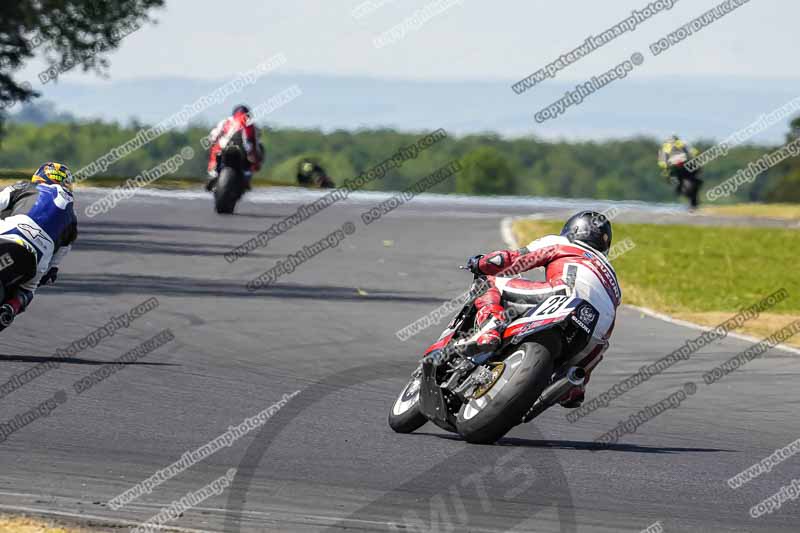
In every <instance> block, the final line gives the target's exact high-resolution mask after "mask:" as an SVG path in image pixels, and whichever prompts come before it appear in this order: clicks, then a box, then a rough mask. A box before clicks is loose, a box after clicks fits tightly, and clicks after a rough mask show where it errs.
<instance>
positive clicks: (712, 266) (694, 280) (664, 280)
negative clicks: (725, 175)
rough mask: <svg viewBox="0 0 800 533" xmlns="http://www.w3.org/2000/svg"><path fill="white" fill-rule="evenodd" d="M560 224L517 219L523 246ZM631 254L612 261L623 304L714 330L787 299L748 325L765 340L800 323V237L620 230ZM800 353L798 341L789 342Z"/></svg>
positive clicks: (759, 231) (740, 231)
mask: <svg viewBox="0 0 800 533" xmlns="http://www.w3.org/2000/svg"><path fill="white" fill-rule="evenodd" d="M561 225H562V222H549V221H542V220H518V221H515V223H514V233H515V236H516V238H517V241H518V242H519V243H528V242H530V241H531V240H533V239H535V238H538V237H541V236H542V235H547V234H553V233H558V232H559V231H560V229H561ZM626 239H630V241H632V242H633V244H634V246H633V248H632V249H631V250H630V251H628V252H627V253H624V254H622V255H620V256H619V257H617V258H616V259H614V268H615V269H616V271H617V275H618V277H619V280H620V284H621V285H622V291H623V295H622V297H623V302H624V303H628V304H633V305H638V306H642V307H649V308H651V309H655V310H657V311H660V312H662V313H666V314H669V315H671V316H673V317H676V318H681V319H683V320H689V321H691V322H695V323H698V324H702V325H705V326H716V325H718V324H720V323H721V322H723V321H724V320H725V319H727V318H729V317H730V316H732V315H734V314H735V313H737V312H738V311H739V310H740V309H741V308H743V307H746V306H748V305H750V304H753V303H755V302H757V301H759V300H761V299H762V298H763V297H765V296H767V295H768V294H770V293H772V292H774V291H776V290H778V289H780V288H785V289H786V290H787V291H788V293H789V297H788V298H787V299H786V300H784V301H782V302H780V303H779V304H778V305H776V306H775V307H774V308H772V309H770V310H769V311H768V312H765V313H762V314H761V315H760V316H759V317H758V318H756V319H753V320H751V321H749V322H747V323H745V324H744V326H743V327H742V330H741V331H742V332H744V333H747V334H750V335H754V336H760V337H765V336H767V335H768V334H769V333H772V332H774V331H776V330H777V329H780V328H781V327H783V326H785V325H787V324H789V323H790V322H792V321H794V320H798V319H800V296H799V295H800V270H798V268H797V267H796V261H797V251H798V250H800V232H798V231H797V230H791V229H775V228H747V227H709V226H677V225H676V226H666V225H654V224H622V223H615V224H614V242H615V243H619V242H622V241H624V240H626ZM787 344H792V345H793V346H798V347H800V338H797V337H795V338H793V339H791V340H790V341H788V342H787Z"/></svg>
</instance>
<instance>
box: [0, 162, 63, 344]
mask: <svg viewBox="0 0 800 533" xmlns="http://www.w3.org/2000/svg"><path fill="white" fill-rule="evenodd" d="M73 182H74V179H73V177H72V172H70V170H69V168H68V167H67V166H66V165H64V164H62V163H45V164H44V165H42V166H41V167H39V169H38V170H37V171H36V172H35V173H34V174H33V176H32V177H31V181H30V182H19V183H15V184H14V185H11V186H9V187H6V188H5V189H3V190H2V191H0V217H2V220H0V280H2V282H3V283H2V286H3V287H13V290H11V291H10V293H9V294H5V295H4V296H3V299H2V301H3V303H2V305H0V330H2V329H4V328H5V327H7V326H8V324H10V323H11V321H12V320H13V319H14V317H15V316H16V315H17V314H19V313H21V312H23V311H24V310H25V309H26V308H27V306H28V305H30V303H31V300H33V295H34V293H35V292H36V289H37V288H38V287H39V286H40V285H46V284H54V283H55V281H56V278H57V277H58V266H59V264H60V263H61V261H63V259H64V257H65V256H66V255H67V253H69V251H70V249H71V247H72V243H73V242H75V239H76V238H77V237H78V220H77V217H76V216H75V211H74V208H73V193H72V185H73Z"/></svg>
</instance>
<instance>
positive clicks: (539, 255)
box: [470, 235, 622, 407]
mask: <svg viewBox="0 0 800 533" xmlns="http://www.w3.org/2000/svg"><path fill="white" fill-rule="evenodd" d="M537 267H544V269H545V281H530V280H527V279H523V278H519V277H507V276H513V275H516V274H520V273H522V272H526V271H528V270H531V269H533V268H537ZM473 270H476V271H477V272H478V273H481V274H484V275H486V281H487V283H488V287H489V288H488V289H487V290H486V292H485V293H484V294H483V295H481V296H480V297H479V298H478V299H477V300H476V301H475V307H476V308H477V315H476V319H475V322H476V326H477V329H478V331H477V333H476V334H475V335H474V336H473V338H472V339H470V341H471V342H473V343H475V344H476V345H477V346H478V348H479V349H494V348H495V347H496V346H497V345H498V344H499V343H500V341H501V339H502V334H503V331H504V330H505V326H506V324H505V319H506V315H505V306H506V305H508V304H512V303H513V304H516V305H521V306H523V308H524V306H527V305H536V304H539V303H541V302H543V301H545V300H546V299H547V298H549V297H550V296H555V295H568V296H575V297H578V298H582V299H584V300H586V301H588V302H589V303H591V304H592V305H593V306H594V307H595V308H596V309H597V310H598V311H599V314H600V316H599V318H598V322H597V325H596V327H595V329H594V333H593V335H592V336H593V339H592V342H591V343H590V346H589V350H588V352H586V353H582V354H580V360H578V361H575V362H574V365H573V366H580V367H583V368H584V369H585V370H586V382H587V383H588V381H589V376H590V374H591V372H592V370H593V369H594V368H595V367H596V366H597V364H598V363H599V362H600V361H601V360H602V358H603V353H604V352H605V351H606V350H607V349H608V341H609V339H610V337H611V333H612V331H613V330H614V322H615V318H616V310H617V307H618V306H619V304H620V301H621V299H622V291H621V290H620V287H619V283H618V282H617V275H616V273H615V272H614V268H613V267H612V266H611V263H609V261H608V259H607V258H606V257H605V256H604V255H603V254H601V253H599V252H597V251H596V250H594V249H593V248H591V247H589V246H587V245H585V244H583V243H582V242H580V241H572V242H571V241H570V240H569V239H568V238H566V237H562V236H559V235H548V236H546V237H542V238H541V239H538V240H535V241H533V242H531V243H530V244H528V246H526V247H524V248H522V249H520V250H500V251H497V252H492V253H490V254H488V255H485V256H482V257H480V259H478V260H477V263H476V264H475V266H474V267H473ZM583 396H584V388H583V387H579V388H574V389H573V390H572V391H571V392H570V394H569V396H568V397H566V398H563V399H562V400H561V403H562V405H564V406H565V407H577V406H579V405H580V403H581V402H582V401H583Z"/></svg>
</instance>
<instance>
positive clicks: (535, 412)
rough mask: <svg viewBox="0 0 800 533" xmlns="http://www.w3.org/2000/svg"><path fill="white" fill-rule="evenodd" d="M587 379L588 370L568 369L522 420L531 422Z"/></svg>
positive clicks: (548, 388)
mask: <svg viewBox="0 0 800 533" xmlns="http://www.w3.org/2000/svg"><path fill="white" fill-rule="evenodd" d="M585 381H586V370H585V369H583V368H582V367H579V366H573V367H572V368H570V369H569V370H567V375H566V376H564V377H563V378H561V379H559V380H558V381H556V382H555V383H553V384H552V385H550V386H549V387H547V388H546V389H545V390H544V391H543V392H542V395H541V396H539V399H538V400H536V402H535V403H534V404H533V406H532V407H531V408H530V410H529V411H528V412H527V413H525V416H524V417H522V422H523V423H524V422H530V421H531V420H533V419H534V418H535V417H537V416H539V415H540V414H542V413H543V412H544V411H545V409H548V408H549V407H552V406H553V405H555V404H556V403H557V402H558V400H560V399H561V398H563V397H564V396H566V395H567V394H568V393H569V391H571V390H572V389H574V388H575V387H580V386H581V385H583V383H584V382H585Z"/></svg>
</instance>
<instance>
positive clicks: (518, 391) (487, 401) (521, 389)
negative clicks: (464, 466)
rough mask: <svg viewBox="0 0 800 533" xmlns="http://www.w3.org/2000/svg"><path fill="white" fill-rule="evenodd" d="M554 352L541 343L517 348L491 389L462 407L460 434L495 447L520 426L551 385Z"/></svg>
mask: <svg viewBox="0 0 800 533" xmlns="http://www.w3.org/2000/svg"><path fill="white" fill-rule="evenodd" d="M547 344H551V343H547ZM551 350H552V351H551ZM555 351H556V350H555V349H554V348H548V347H547V346H545V344H540V343H538V342H525V343H523V344H520V345H519V346H517V347H516V348H514V349H513V350H512V351H511V352H510V353H509V354H508V355H507V356H506V357H505V358H504V359H503V360H502V367H500V366H498V367H495V368H498V369H499V368H502V369H501V370H498V372H499V376H496V377H495V381H494V383H493V384H492V385H491V386H490V387H489V389H488V390H486V391H485V392H483V394H482V395H480V396H479V397H478V398H474V397H473V398H470V399H469V401H467V402H466V403H464V405H463V406H461V409H460V410H459V412H458V416H457V417H456V428H457V429H458V433H459V434H460V435H461V436H462V437H464V439H465V440H466V441H467V442H471V443H473V444H492V443H494V442H496V441H497V440H498V439H500V438H501V437H502V436H503V435H505V434H506V433H508V432H509V431H510V430H511V428H513V427H514V426H516V425H517V424H519V423H520V421H521V420H522V417H523V416H524V415H525V413H526V412H527V411H528V409H530V408H531V406H532V405H533V403H534V402H535V401H536V400H537V399H538V398H539V396H540V395H541V394H542V391H544V389H545V388H546V387H547V385H548V383H549V381H550V376H551V375H552V374H553V361H554V352H555Z"/></svg>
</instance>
